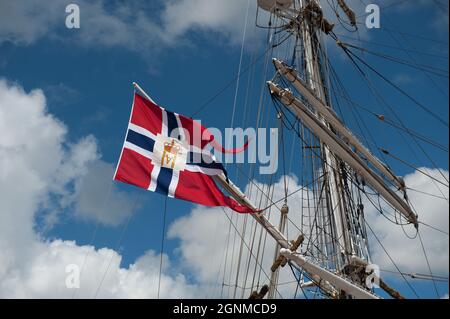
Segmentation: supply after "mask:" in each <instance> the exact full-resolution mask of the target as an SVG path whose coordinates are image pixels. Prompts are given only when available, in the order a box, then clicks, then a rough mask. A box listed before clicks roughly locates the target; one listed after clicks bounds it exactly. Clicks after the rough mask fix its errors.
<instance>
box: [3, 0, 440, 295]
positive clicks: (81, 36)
mask: <svg viewBox="0 0 450 319" xmlns="http://www.w3.org/2000/svg"><path fill="white" fill-rule="evenodd" d="M190 2H194V1H187V0H185V1H178V4H179V3H182V4H184V5H185V7H186V8H189V9H192V8H194V7H193V6H192V5H191V4H190ZM216 2H217V1H216ZM6 3H8V1H6ZM30 3H31V2H30ZM42 3H44V4H41V5H34V4H33V5H30V7H32V8H33V10H34V11H33V10H31V11H32V18H31V19H29V20H27V19H25V18H23V17H24V16H25V17H26V14H25V13H22V11H21V10H24V9H23V8H21V7H20V5H18V6H17V7H15V8H13V9H14V10H13V9H11V8H10V9H11V10H13V13H14V14H16V15H17V19H16V20H15V21H12V19H11V20H8V21H7V22H0V78H2V79H4V80H7V81H9V82H10V83H15V84H16V85H19V86H21V87H23V89H24V90H25V92H29V91H31V90H33V89H36V88H40V89H42V91H43V92H44V94H45V96H46V98H47V108H48V112H49V113H50V114H52V115H53V116H54V117H55V118H57V119H58V120H59V121H61V122H63V123H64V125H65V126H66V127H67V128H68V134H67V138H66V140H65V144H66V145H69V146H70V145H71V144H74V143H76V142H77V141H79V140H80V139H82V138H83V137H85V136H88V135H92V136H94V137H95V139H96V145H97V147H98V152H99V153H101V159H102V161H103V162H104V163H107V165H110V167H111V166H112V165H115V164H116V162H117V160H118V157H119V154H120V150H121V146H122V142H123V137H124V134H125V129H126V126H127V121H128V117H129V112H130V107H131V102H132V94H133V89H132V85H131V83H132V82H133V81H136V82H138V83H139V84H140V85H141V87H143V88H144V89H145V90H146V91H147V93H149V94H150V95H151V96H152V97H153V98H154V99H155V100H156V101H157V102H158V103H160V104H161V105H162V106H164V107H167V108H168V109H171V110H173V111H176V112H177V113H180V114H185V115H188V116H190V115H191V114H193V113H194V112H195V111H196V110H197V109H198V107H200V106H201V105H202V104H203V103H205V102H206V101H208V100H209V99H210V98H211V97H212V96H214V95H215V94H216V93H217V92H219V91H220V90H221V89H222V88H224V87H225V86H226V85H227V84H228V82H229V81H230V80H232V79H233V78H235V77H236V74H237V71H238V65H239V60H240V50H241V46H240V41H241V40H240V39H241V37H242V31H243V28H242V25H243V18H244V17H245V11H246V8H247V2H246V1H244V0H242V1H230V4H229V5H224V7H223V8H220V7H216V9H215V8H214V6H212V7H210V9H211V11H207V12H208V14H209V15H210V16H211V17H210V18H208V19H205V18H203V17H202V16H201V14H203V13H202V12H203V11H201V10H199V13H198V15H195V14H191V13H190V14H188V15H187V17H185V18H184V19H185V20H186V21H185V22H183V21H177V19H173V20H170V19H171V17H172V16H171V14H172V15H173V14H176V13H177V12H182V11H177V10H182V8H183V7H181V9H180V8H177V7H176V6H175V4H176V3H177V1H173V2H172V5H173V6H174V7H173V8H172V11H169V10H168V9H167V8H168V7H169V6H170V5H164V4H163V3H161V2H159V1H151V3H150V4H144V2H143V1H142V2H139V1H132V2H127V3H125V2H122V1H114V2H111V3H109V2H108V5H105V6H103V5H102V4H101V2H99V1H95V3H96V4H98V6H99V7H94V6H93V7H90V6H88V5H85V2H84V1H83V2H80V9H81V29H80V30H77V29H72V30H68V29H66V28H65V26H64V19H65V13H64V10H60V11H57V9H51V10H50V9H49V10H48V12H45V11H46V5H47V6H52V4H50V2H47V3H46V2H45V1H44V2H42ZM45 3H46V4H45ZM199 3H202V1H200V2H199ZM353 3H354V4H355V6H356V7H357V8H358V9H360V8H361V3H359V2H358V1H354V2H353ZM383 3H384V2H383ZM389 3H390V4H392V3H396V1H391V2H389ZM64 5H65V2H64V1H59V2H58V5H57V6H55V8H59V9H61V8H64ZM83 5H85V6H83ZM2 6H5V5H4V4H2V5H0V9H1V8H2ZM7 6H8V5H6V8H8V7H7ZM180 6H181V5H180ZM381 6H382V7H383V5H381ZM446 6H447V10H448V4H446ZM12 7H14V6H12ZM230 7H233V8H230ZM386 7H388V5H386ZM4 8H5V7H4ZM99 8H101V9H99ZM253 8H254V7H253V5H252V6H251V7H250V10H253ZM221 9H222V10H223V11H222V12H221ZM89 10H92V11H94V10H99V11H98V12H100V13H102V14H103V16H100V15H99V16H97V19H98V20H95V19H96V18H95V14H94V13H90V11H89ZM126 10H135V11H137V12H133V13H131V14H130V13H126ZM227 10H228V11H227ZM0 11H2V10H0ZM2 12H3V14H4V13H5V12H7V11H2ZM2 12H0V18H1V17H2ZM96 12H97V11H96ZM168 12H169V13H168ZM235 13H238V14H235ZM360 13H361V12H360ZM139 15H142V16H145V18H142V17H140V19H141V20H142V21H141V20H139V19H138V18H139ZM446 15H447V13H442V12H441V7H439V6H437V5H436V4H435V3H434V2H433V1H421V2H418V3H417V5H411V4H404V3H403V4H398V5H394V6H392V7H389V8H387V9H386V10H382V16H381V19H382V20H381V21H382V22H381V23H382V28H381V29H379V30H364V27H362V30H361V31H360V33H359V34H355V33H351V34H349V33H347V32H346V31H345V30H344V29H342V28H339V27H337V28H336V31H335V32H336V33H337V34H338V35H346V36H349V37H352V38H357V37H358V36H360V37H361V40H362V41H369V42H372V43H377V44H375V45H374V44H368V43H366V42H359V44H358V41H355V40H352V39H348V38H346V39H344V38H343V40H345V41H348V42H352V43H355V44H357V45H361V46H364V47H366V48H369V49H370V50H373V51H376V52H383V53H385V54H387V55H391V56H395V57H398V58H401V59H404V60H410V59H411V57H413V58H414V61H415V63H416V64H420V65H431V66H433V67H435V68H438V69H443V70H445V71H446V72H447V73H446V74H447V77H437V76H433V75H430V77H432V79H433V81H435V83H436V85H437V86H438V87H439V89H437V88H436V86H435V84H433V83H432V81H430V78H429V77H428V76H425V75H424V74H423V73H421V72H420V71H417V70H415V69H412V68H409V67H407V66H402V65H398V64H395V63H390V62H387V61H385V60H382V59H378V58H376V57H372V56H370V55H368V54H364V55H361V54H360V53H359V52H357V51H355V52H357V53H358V54H359V55H361V56H363V57H364V59H366V60H367V61H368V62H369V63H370V64H371V65H373V66H374V67H376V68H377V69H378V70H379V71H380V72H381V73H383V74H384V75H386V76H387V77H388V78H389V79H391V80H392V81H393V82H395V83H396V84H398V85H399V86H401V87H402V88H405V90H406V91H407V92H409V93H410V94H412V95H413V96H414V97H415V98H416V99H417V100H418V101H420V102H422V103H423V104H426V106H427V107H429V108H430V109H431V110H433V112H435V113H438V114H439V116H440V117H441V118H442V119H443V120H444V121H446V122H447V123H448V88H447V87H448V42H447V38H448V18H447V19H445V18H443V16H446ZM40 16H42V18H40ZM44 16H45V17H44ZM234 16H235V18H233V19H236V21H230V17H234ZM105 17H107V18H111V17H112V18H111V19H110V20H111V21H109V20H108V21H107V23H106V22H105V25H104V26H102V27H100V26H99V25H100V23H101V21H102V20H101V19H105V20H107V19H106V18H105ZM19 18H23V20H20V19H19ZM85 18H86V20H84V19H85ZM114 18H116V20H115V19H114ZM196 19H197V20H196ZM0 20H1V19H0ZM180 20H183V19H181V18H180ZM332 20H333V19H332ZM21 21H22V23H29V24H31V26H30V27H29V29H26V28H23V29H24V30H23V33H20V30H21V28H16V29H15V30H16V31H14V32H13V31H8V30H9V29H8V25H7V24H6V23H9V24H10V28H11V30H12V29H13V26H12V25H13V24H14V23H20V22H21ZM118 21H122V22H123V21H125V22H128V23H130V27H129V29H122V27H121V25H120V24H118ZM139 21H140V22H142V23H141V24H142V26H141V24H139ZM143 21H144V22H145V23H144V22H143ZM253 22H254V13H253V12H251V13H250V15H249V23H248V30H247V32H248V34H250V35H251V37H248V39H247V40H246V42H245V48H244V55H243V66H246V65H248V64H249V63H250V61H251V59H252V56H254V55H260V54H261V53H262V51H263V46H264V41H265V33H264V31H258V33H254V30H253V29H254V26H253ZM2 23H3V24H4V25H2ZM153 24H154V25H153ZM2 27H3V28H4V29H3V30H4V31H3V32H2V30H1V29H2ZM391 30H392V31H391ZM96 32H99V34H95V33H96ZM399 32H404V33H399ZM100 33H101V34H100ZM111 39H113V40H111ZM378 44H384V45H386V46H395V47H397V48H399V47H404V48H407V49H408V50H409V51H420V52H422V53H427V54H428V55H425V54H418V53H415V52H413V53H410V55H406V54H405V52H403V51H402V50H399V49H393V48H388V47H384V46H381V45H378ZM328 45H329V55H330V59H331V61H332V63H333V66H334V67H335V69H336V71H337V73H338V74H339V75H340V78H341V80H342V82H343V84H344V85H345V87H346V89H347V91H348V92H349V93H350V94H351V96H352V99H354V100H355V101H358V102H359V103H361V104H362V105H364V106H365V107H367V108H370V109H372V110H373V111H374V112H376V113H382V114H385V111H384V110H382V109H381V107H380V106H379V105H378V104H377V103H376V101H375V100H374V99H373V97H371V96H370V94H369V93H368V92H369V91H368V90H367V87H366V86H364V84H363V83H362V81H361V78H360V77H359V75H358V73H357V72H356V71H355V69H354V68H353V66H352V65H351V63H350V62H349V60H348V59H347V58H346V56H344V55H343V54H342V53H341V52H340V51H339V50H338V49H337V48H336V45H335V44H334V43H332V42H331V41H330V42H329V43H328ZM278 53H280V54H281V53H282V52H281V51H280V52H278ZM275 54H277V51H275ZM262 69H263V66H262V63H261V61H260V62H258V63H257V64H256V65H255V73H254V78H255V81H254V82H253V87H251V88H250V89H249V90H250V91H249V92H250V95H249V96H250V103H249V108H250V110H251V113H253V114H252V116H250V118H251V120H249V119H247V121H246V125H248V126H254V125H255V118H256V115H255V113H254V112H255V111H256V108H257V101H258V99H259V90H260V87H261V84H262V80H263V79H262V72H261V70H262ZM248 74H249V73H247V74H245V75H244V76H243V77H242V78H241V82H240V86H239V94H238V100H237V102H238V103H237V117H236V119H235V123H242V121H243V112H242V111H241V110H242V109H243V108H244V101H245V92H247V90H248V89H247V87H246V84H247V81H248V77H247V76H248ZM272 75H273V68H272V67H270V69H269V72H268V77H267V79H269V78H271V77H272ZM370 77H371V79H372V80H373V81H374V83H375V84H376V86H377V87H379V88H380V91H381V92H382V94H383V97H384V98H385V99H386V100H387V101H389V103H390V104H391V105H392V107H393V108H394V109H395V110H396V112H397V114H399V116H400V117H401V118H402V120H403V121H404V123H405V124H406V125H407V127H409V128H412V129H414V130H416V131H418V132H420V133H422V134H423V135H426V136H427V137H430V138H432V139H433V140H436V141H439V143H440V144H443V145H448V127H446V126H444V125H442V124H441V123H439V122H438V121H436V120H435V119H433V117H430V116H429V114H427V113H425V112H424V111H423V110H421V109H420V108H419V107H418V106H417V105H414V103H412V102H411V101H410V100H408V99H407V98H405V97H404V96H402V95H401V94H398V92H395V91H394V90H393V89H392V88H390V87H389V86H387V85H385V84H383V83H382V81H380V80H379V79H377V78H376V76H375V75H373V74H372V75H370ZM235 89H236V85H234V84H233V85H231V86H230V87H229V88H228V89H227V90H226V91H224V92H223V93H222V94H220V95H219V96H218V97H217V98H216V99H214V101H212V102H211V103H210V104H209V105H208V106H207V107H206V108H205V109H204V110H203V111H202V112H201V113H199V114H197V115H196V118H198V119H201V120H202V122H203V124H204V125H206V126H209V127H217V128H220V129H224V128H225V127H228V126H229V125H230V122H231V116H232V110H233V99H234V94H235ZM441 91H442V92H441ZM266 103H267V104H268V106H269V108H268V109H270V110H269V114H273V108H271V105H270V101H269V100H267V102H266ZM11 107H13V106H11ZM358 113H359V114H360V115H361V116H362V118H363V119H364V120H365V123H366V124H367V127H368V130H370V134H372V135H373V136H374V137H375V138H376V140H377V142H378V143H379V145H380V146H382V147H385V148H387V149H389V150H391V151H392V152H393V153H394V154H395V155H396V156H398V157H400V158H402V159H405V160H407V161H408V162H409V163H412V164H414V165H415V166H417V167H422V166H426V167H429V168H432V164H431V163H430V161H429V159H427V158H425V157H424V155H423V154H422V153H420V151H417V147H416V146H415V145H414V144H413V142H411V140H409V143H411V145H412V148H414V149H416V152H417V156H418V158H416V157H415V156H414V154H412V153H411V150H410V148H409V146H407V145H406V144H405V142H404V140H403V139H402V138H401V137H400V136H399V135H398V133H397V132H396V131H395V130H393V129H392V128H389V127H388V126H386V125H385V124H383V123H381V122H379V121H377V120H375V119H374V118H373V117H372V116H371V115H369V114H367V113H365V112H364V111H361V110H358ZM342 114H343V116H344V119H345V120H346V122H347V124H348V125H349V126H350V127H351V128H352V129H354V130H355V131H356V132H357V133H359V128H358V127H357V126H356V123H355V122H354V120H353V119H352V116H351V114H350V110H349V109H348V108H347V109H346V108H343V109H342ZM24 116H26V115H24ZM269 123H270V125H271V126H274V125H275V124H276V123H275V122H274V120H270V122H269ZM421 145H422V146H423V148H424V150H425V151H426V152H427V154H429V156H430V158H431V159H432V160H433V161H434V162H435V164H436V165H437V166H438V167H439V168H441V169H443V170H446V171H448V153H446V152H442V151H440V150H437V149H436V148H433V147H431V146H429V145H427V144H423V143H422V144H421ZM388 164H389V165H390V166H391V167H392V168H393V169H394V171H395V172H396V173H397V174H398V175H401V176H404V175H407V174H411V173H413V169H411V168H410V167H407V166H405V165H402V164H401V163H399V162H398V161H395V160H392V159H389V160H388ZM229 170H230V172H231V176H232V177H236V171H235V168H233V167H232V166H231V167H230V168H229ZM298 172H299V171H298V168H296V169H293V170H292V173H293V174H297V175H298ZM281 175H282V172H281V171H280V170H279V171H278V172H277V174H276V179H278V178H279V177H280V176H281ZM447 176H448V175H447ZM259 181H260V182H262V181H263V180H262V179H260V180H259ZM105 183H106V182H105ZM238 184H239V185H240V186H242V187H245V186H246V184H247V183H246V181H245V179H244V177H243V176H240V177H239V178H238ZM114 185H115V186H114V187H115V191H117V192H118V193H120V194H122V195H123V196H125V197H126V200H127V203H130V204H133V205H134V203H135V202H136V203H137V205H136V209H134V211H133V212H132V215H131V217H130V221H129V225H128V226H127V227H126V232H125V234H124V236H123V239H122V240H120V238H122V237H121V233H122V231H123V230H124V225H125V224H126V219H127V218H128V216H127V217H126V218H124V219H123V220H122V222H121V223H120V224H119V225H114V226H107V225H106V226H105V225H100V226H99V227H98V229H97V232H96V236H95V239H94V240H93V242H92V243H91V238H92V234H93V232H94V231H95V229H96V227H97V226H96V222H95V221H94V220H91V219H86V218H78V217H77V215H76V214H75V213H74V212H73V211H74V209H75V208H74V207H73V205H69V206H68V207H66V208H63V209H62V211H61V212H59V214H58V219H57V222H56V223H54V224H53V225H52V226H51V227H50V228H49V229H46V230H42V229H43V226H42V225H39V223H38V226H36V228H37V229H38V230H40V233H41V236H42V237H43V238H44V240H48V241H51V240H52V239H57V238H59V239H62V240H74V241H76V243H77V244H78V245H81V246H82V245H89V244H93V245H94V246H95V247H96V248H102V247H109V248H111V249H114V250H117V251H118V252H119V253H120V254H121V255H122V257H123V259H122V261H121V265H122V267H128V266H129V265H130V264H133V263H134V262H135V261H136V259H137V258H139V257H140V256H142V255H143V254H145V252H146V251H148V250H149V249H152V250H155V251H156V252H159V251H160V244H161V231H162V229H161V227H162V223H163V218H162V217H163V214H162V212H163V205H164V198H163V197H161V196H159V195H157V194H152V193H149V192H145V191H142V190H138V189H135V188H133V187H130V186H128V185H122V184H114ZM68 187H69V188H70V187H75V186H73V185H72V186H68ZM428 191H429V190H428ZM447 192H448V189H447ZM102 194H103V193H102ZM113 194H114V192H113ZM447 194H448V193H447ZM99 200H100V199H99ZM447 207H448V206H447ZM193 208H194V206H193V205H191V204H189V203H186V202H181V201H177V200H172V199H169V200H168V214H167V225H171V224H172V223H173V222H174V221H176V220H178V219H179V218H180V217H182V216H187V215H188V214H190V213H191V211H192V210H193ZM39 209H40V211H42V210H45V209H46V208H45V207H40V208H39ZM425 213H426V212H424V214H425ZM446 218H447V225H442V228H446V229H447V231H448V216H447V217H446ZM399 232H401V229H399ZM175 237H176V236H175ZM440 240H445V241H447V242H448V237H445V236H444V237H441V239H440ZM119 241H120V244H119V245H118V247H116V246H117V243H118V242H119ZM179 241H180V238H172V239H168V240H166V242H165V245H166V246H165V252H166V253H167V254H168V255H169V258H171V259H172V263H173V264H177V263H182V262H183V261H182V258H181V255H182V254H180V242H179ZM444 246H445V245H444ZM419 253H420V252H419ZM443 253H445V254H447V255H446V256H447V265H448V245H447V251H446V252H445V251H444V252H443ZM441 274H442V273H441ZM185 275H186V277H187V278H188V279H189V280H191V281H192V282H195V281H196V280H197V279H196V278H195V275H193V274H192V273H189V272H185ZM443 275H447V274H443ZM191 276H192V278H190V277H191ZM189 280H188V281H189ZM393 282H394V283H395V284H396V285H397V287H399V289H401V291H402V292H404V293H405V294H406V295H408V296H410V292H409V291H408V289H407V288H406V287H405V286H404V284H403V283H402V282H401V281H396V280H394V281H393ZM413 283H414V285H415V286H416V287H417V288H418V291H419V293H420V295H421V296H423V297H434V296H435V293H434V290H433V287H432V286H431V285H430V283H429V282H420V281H413ZM417 283H418V284H417ZM439 292H440V294H441V295H444V294H445V293H447V292H448V283H443V284H440V285H439Z"/></svg>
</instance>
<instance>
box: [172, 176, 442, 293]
mask: <svg viewBox="0 0 450 319" xmlns="http://www.w3.org/2000/svg"><path fill="white" fill-rule="evenodd" d="M429 171H431V172H432V174H433V176H435V177H438V176H439V174H438V173H437V172H436V171H432V170H429ZM446 174H448V173H446ZM405 181H406V184H407V185H408V187H411V188H414V189H418V190H421V191H426V192H433V193H436V194H439V192H438V191H437V190H436V189H435V185H434V184H433V182H432V181H430V179H429V178H427V177H424V176H423V175H422V174H420V173H418V172H417V173H414V174H411V175H408V176H406V177H405ZM287 183H288V185H289V190H290V192H292V191H294V190H297V189H299V188H300V187H301V186H300V185H299V183H298V180H297V179H296V178H295V177H288V178H287ZM258 187H259V188H260V189H264V188H265V189H266V191H267V185H264V184H260V183H258ZM258 187H255V186H254V187H253V191H252V199H253V201H254V202H259V201H260V200H261V198H262V200H263V203H264V199H265V197H264V196H262V197H261V193H260V192H258V191H256V189H257V188H258ZM443 191H444V190H443ZM283 193H284V182H283V180H282V179H281V180H279V181H278V182H277V183H275V185H274V196H273V198H274V199H275V200H278V199H280V198H282V197H283ZM444 195H446V196H447V197H448V190H447V191H444ZM409 197H410V200H411V201H412V203H413V205H414V207H415V208H416V209H417V210H418V211H419V213H420V220H421V221H423V222H425V223H427V224H430V225H434V226H438V227H439V228H441V229H442V230H443V231H446V232H448V204H447V202H446V201H445V200H436V199H435V198H433V197H429V196H427V195H423V194H420V193H414V192H412V191H411V192H409ZM301 198H302V195H301V192H299V193H297V194H295V195H293V196H291V197H290V198H289V200H288V205H289V206H290V208H291V209H290V213H289V218H290V219H291V220H292V221H293V222H294V223H295V224H296V225H300V218H301V217H300V213H299V211H298V209H297V210H296V207H299V206H300V204H299V203H300V202H301ZM280 205H281V204H280ZM262 206H265V205H264V204H263V205H262ZM365 206H366V218H367V220H368V222H369V224H370V225H371V227H372V229H373V230H374V231H375V232H376V234H377V236H378V237H379V238H380V240H381V241H382V243H383V245H384V246H385V248H386V249H387V250H388V252H389V253H390V254H391V256H392V257H393V258H394V259H395V261H396V264H397V265H398V266H399V267H400V269H401V270H402V271H406V272H415V273H424V274H426V273H428V268H427V265H426V263H425V259H424V256H423V253H422V250H421V248H420V244H419V242H418V240H417V239H416V240H410V239H408V238H406V237H405V235H404V233H403V231H402V229H401V227H400V226H395V225H392V224H390V223H389V222H387V221H386V220H385V219H384V218H383V217H381V216H379V215H378V214H377V212H376V211H375V210H373V209H371V208H370V205H369V204H367V205H365ZM229 216H231V218H232V219H233V223H234V224H235V227H236V228H237V229H238V230H239V232H240V233H244V232H243V226H244V221H245V219H246V218H248V220H247V224H246V231H245V235H244V238H245V241H246V243H247V244H248V246H251V245H252V238H253V235H254V228H253V227H254V220H253V219H252V218H251V217H248V216H247V217H246V216H245V215H238V214H234V213H232V214H230V215H229ZM279 218H280V215H279V212H277V210H273V212H272V214H271V215H270V221H271V222H272V224H274V225H278V223H279ZM258 228H259V227H258ZM307 228H308V227H305V228H304V230H306V229H307ZM420 229H421V234H422V237H423V239H424V242H425V246H426V249H427V254H428V258H429V259H430V263H431V265H432V267H433V271H434V273H435V274H436V275H439V274H440V275H445V274H447V273H448V259H449V255H448V236H446V235H444V234H442V233H439V232H436V231H435V230H431V229H429V228H428V229H427V228H426V227H425V226H424V225H421V226H420ZM408 230H409V232H411V229H409V228H408ZM287 232H288V238H289V239H295V238H296V237H297V236H298V235H299V231H298V229H297V228H295V227H294V226H293V225H292V224H291V223H288V228H287ZM368 232H369V234H370V231H369V230H368ZM168 235H169V237H170V238H172V239H178V240H179V248H178V250H177V251H178V253H179V255H180V257H181V260H182V262H183V265H184V267H185V269H186V271H188V272H191V273H192V274H194V276H195V277H196V278H198V280H199V281H200V282H202V283H203V285H204V286H205V287H207V289H205V290H204V294H205V296H214V297H221V296H222V295H221V284H222V282H225V283H226V284H231V285H234V284H235V280H236V271H237V268H238V266H239V263H238V260H239V254H240V245H241V241H240V237H239V236H237V235H236V232H235V228H234V227H233V226H231V227H230V223H229V219H228V218H227V217H226V215H225V213H224V212H223V210H222V209H221V208H205V207H197V208H196V209H194V210H193V211H192V212H191V213H190V214H189V215H187V216H184V217H181V218H179V219H178V220H176V221H175V222H174V223H173V224H172V225H171V226H170V228H169V232H168ZM259 235H260V231H259V230H258V231H257V232H256V241H255V242H256V244H255V246H254V248H253V253H254V254H255V255H256V254H257V243H258V240H259ZM305 236H306V238H308V234H307V230H306V233H305ZM263 238H264V237H263ZM233 246H234V248H233ZM274 246H275V245H274V241H273V240H272V238H271V237H270V236H268V237H267V241H266V244H265V246H264V258H263V259H261V257H260V263H261V265H262V266H263V267H262V269H263V270H264V271H265V272H266V273H267V274H268V275H269V276H270V266H271V265H272V261H273V255H274ZM370 248H371V251H372V261H373V262H374V263H376V264H378V265H380V267H381V269H383V270H395V268H394V266H393V265H392V264H391V262H390V261H389V259H388V258H387V257H386V255H385V254H384V251H383V250H382V249H381V248H380V246H379V245H378V243H377V242H376V240H375V239H374V238H372V239H371V241H370ZM303 249H304V247H303ZM227 250H228V256H227V257H226V262H225V254H226V251H227ZM248 260H249V252H248V248H247V247H246V246H245V245H244V246H243V248H242V256H241V262H240V266H239V267H240V277H239V280H238V285H239V286H241V287H242V286H244V284H245V286H246V287H251V284H252V281H253V274H254V270H255V258H253V257H251V258H250V260H251V262H250V268H249V274H248V277H247V281H246V282H245V281H244V277H245V272H246V270H247V265H248V264H247V262H248ZM224 268H225V269H226V272H225V275H224ZM256 269H257V273H256V278H258V277H260V279H261V280H260V281H259V285H260V286H261V285H263V284H267V283H268V279H267V277H266V276H265V275H264V272H262V273H261V275H260V276H259V272H258V271H259V266H258V267H256ZM292 280H294V277H293V275H292V273H291V271H290V269H289V268H288V267H285V268H283V269H282V270H281V274H280V280H279V282H280V283H283V282H291V281H292ZM388 281H390V280H388ZM257 282H258V281H257V280H256V281H255V285H256V283H257ZM294 290H295V283H291V284H288V285H282V286H280V287H279V291H280V293H281V295H282V296H283V297H284V298H292V297H293V294H294ZM233 293H234V288H228V287H227V286H225V287H224V294H223V296H224V297H233ZM249 294H250V290H246V291H245V293H244V294H243V295H242V289H240V288H239V289H237V296H238V297H239V298H240V297H241V296H244V298H246V297H248V295H249ZM300 294H301V293H300Z"/></svg>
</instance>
